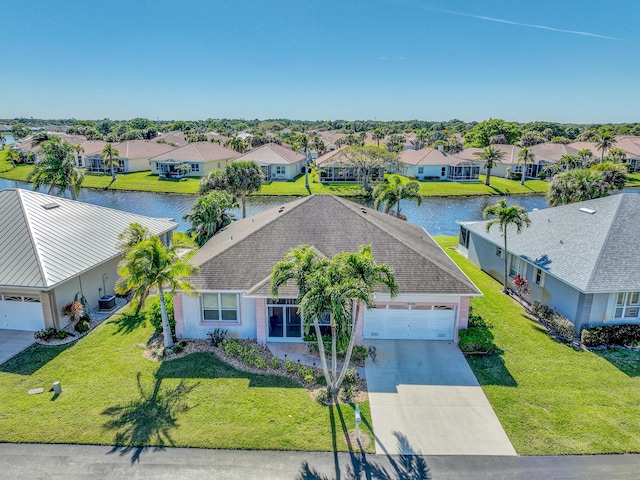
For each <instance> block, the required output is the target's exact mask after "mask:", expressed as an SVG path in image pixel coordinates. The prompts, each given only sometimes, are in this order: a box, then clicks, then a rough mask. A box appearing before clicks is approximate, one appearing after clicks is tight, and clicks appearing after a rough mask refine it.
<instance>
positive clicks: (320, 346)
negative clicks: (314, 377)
mask: <svg viewBox="0 0 640 480" xmlns="http://www.w3.org/2000/svg"><path fill="white" fill-rule="evenodd" d="M313 328H314V330H315V332H316V339H317V341H318V355H319V356H320V365H321V366H322V373H324V379H325V380H326V381H327V390H329V387H330V385H331V375H330V374H329V367H328V365H327V354H326V352H325V350H324V342H323V341H322V335H321V334H320V325H319V324H318V320H314V321H313ZM329 391H330V390H329Z"/></svg>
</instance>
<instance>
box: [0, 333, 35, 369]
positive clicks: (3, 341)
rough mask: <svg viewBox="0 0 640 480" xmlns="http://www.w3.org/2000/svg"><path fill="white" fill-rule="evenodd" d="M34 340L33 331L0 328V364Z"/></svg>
mask: <svg viewBox="0 0 640 480" xmlns="http://www.w3.org/2000/svg"><path fill="white" fill-rule="evenodd" d="M34 342H35V340H34V339H33V332H23V331H21V330H0V365H2V364H3V363H4V362H6V361H7V360H9V359H10V358H11V357H13V356H14V355H17V354H19V353H20V352H21V351H23V350H24V349H25V348H27V347H28V346H30V345H31V344H33V343H34Z"/></svg>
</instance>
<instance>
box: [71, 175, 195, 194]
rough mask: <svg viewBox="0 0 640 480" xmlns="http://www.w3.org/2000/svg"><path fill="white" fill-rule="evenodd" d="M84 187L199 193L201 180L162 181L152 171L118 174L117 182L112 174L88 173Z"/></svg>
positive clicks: (83, 183)
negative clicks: (113, 180) (112, 177)
mask: <svg viewBox="0 0 640 480" xmlns="http://www.w3.org/2000/svg"><path fill="white" fill-rule="evenodd" d="M82 186H83V187H88V188H102V189H104V190H136V191H144V192H155V193H184V194H194V193H198V189H199V188H200V179H199V178H183V179H181V180H162V179H160V177H159V176H158V175H154V174H152V173H151V172H150V171H144V172H134V173H118V174H117V175H116V180H115V182H112V180H111V174H103V173H86V174H85V176H84V181H83V182H82Z"/></svg>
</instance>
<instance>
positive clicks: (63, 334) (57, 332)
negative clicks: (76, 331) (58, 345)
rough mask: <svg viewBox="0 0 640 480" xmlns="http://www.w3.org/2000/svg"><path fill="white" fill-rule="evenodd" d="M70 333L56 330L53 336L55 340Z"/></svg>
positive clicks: (68, 335)
mask: <svg viewBox="0 0 640 480" xmlns="http://www.w3.org/2000/svg"><path fill="white" fill-rule="evenodd" d="M70 336H71V334H70V333H69V332H65V331H64V330H56V333H55V334H54V337H55V338H56V339H57V340H63V339H65V338H67V337H70Z"/></svg>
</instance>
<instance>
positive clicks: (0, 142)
mask: <svg viewBox="0 0 640 480" xmlns="http://www.w3.org/2000/svg"><path fill="white" fill-rule="evenodd" d="M6 144H7V139H6V138H4V135H2V134H1V133H0V146H1V147H2V150H4V146H5V145H6Z"/></svg>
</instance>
